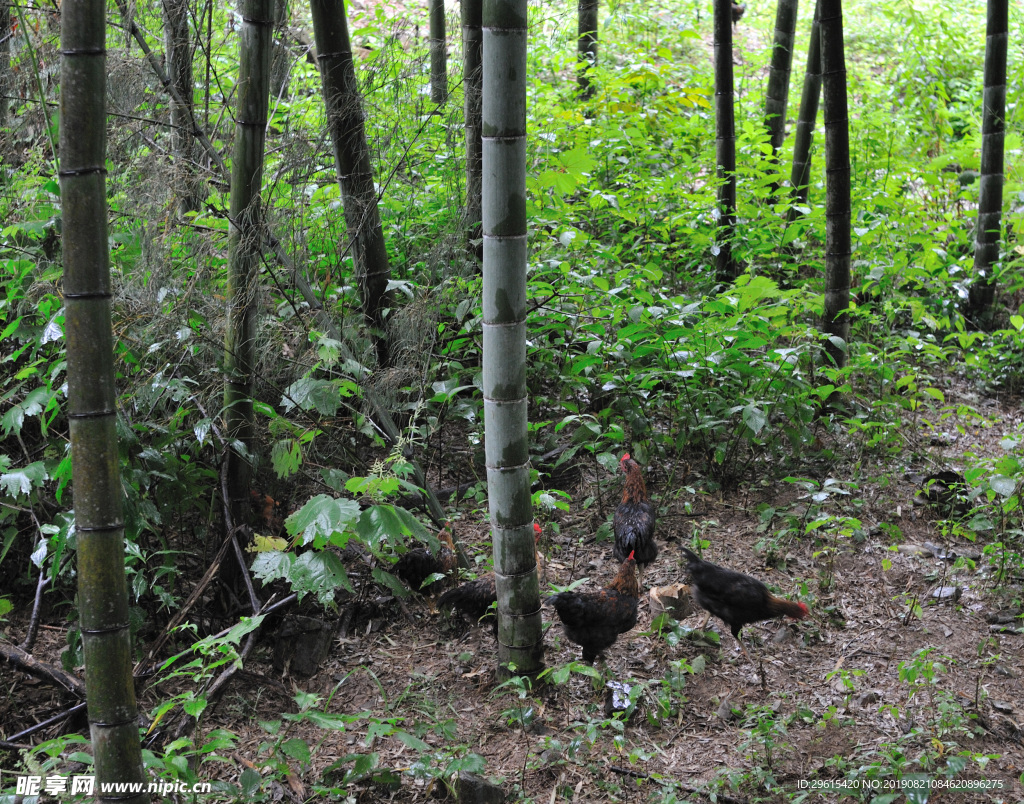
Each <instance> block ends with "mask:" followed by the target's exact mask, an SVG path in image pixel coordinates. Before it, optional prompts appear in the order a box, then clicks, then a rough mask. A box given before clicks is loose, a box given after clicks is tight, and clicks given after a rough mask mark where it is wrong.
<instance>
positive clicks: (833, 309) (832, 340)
mask: <svg viewBox="0 0 1024 804" xmlns="http://www.w3.org/2000/svg"><path fill="white" fill-rule="evenodd" d="M820 10H821V59H822V73H823V84H824V92H823V95H824V99H823V100H824V102H823V106H824V112H825V309H824V312H823V315H822V322H821V327H822V330H823V331H824V332H827V333H828V334H829V336H830V337H829V340H828V341H827V343H826V346H825V348H826V351H827V352H828V355H829V357H830V358H831V360H832V362H834V363H835V365H837V366H840V367H841V366H844V365H845V364H846V353H847V346H848V344H849V342H850V319H849V316H848V311H849V307H850V261H851V251H852V241H851V238H850V121H849V118H848V116H847V102H846V56H845V52H844V48H843V6H842V0H820Z"/></svg>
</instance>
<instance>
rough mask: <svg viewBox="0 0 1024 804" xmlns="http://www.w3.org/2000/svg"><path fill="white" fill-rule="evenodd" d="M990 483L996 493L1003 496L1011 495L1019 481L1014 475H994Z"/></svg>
mask: <svg viewBox="0 0 1024 804" xmlns="http://www.w3.org/2000/svg"><path fill="white" fill-rule="evenodd" d="M988 484H989V485H990V486H991V487H992V490H993V491H994V492H996V494H1001V495H1002V496H1003V497H1009V496H1011V495H1012V494H1013V492H1014V489H1016V488H1017V482H1016V481H1015V480H1014V479H1013V478H1012V477H1005V476H1003V475H993V477H992V478H991V479H990V480H989V481H988Z"/></svg>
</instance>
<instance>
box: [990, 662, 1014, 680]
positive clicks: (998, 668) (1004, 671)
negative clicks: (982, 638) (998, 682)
mask: <svg viewBox="0 0 1024 804" xmlns="http://www.w3.org/2000/svg"><path fill="white" fill-rule="evenodd" d="M992 669H993V670H994V671H995V672H997V673H999V675H1001V676H1006V677H1007V678H1016V677H1017V674H1016V673H1014V672H1013V671H1012V670H1011V669H1010V668H1009V667H1006V666H1004V665H1001V664H997V665H995V666H993V668H992Z"/></svg>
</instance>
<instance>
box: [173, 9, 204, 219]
mask: <svg viewBox="0 0 1024 804" xmlns="http://www.w3.org/2000/svg"><path fill="white" fill-rule="evenodd" d="M188 6H189V0H164V3H163V12H164V48H165V50H166V64H167V72H168V75H169V78H170V80H171V85H172V86H173V87H174V92H173V93H171V97H170V103H169V106H170V110H171V151H172V152H173V153H174V159H175V166H176V167H177V176H176V179H177V181H176V182H175V184H176V186H175V188H174V191H175V193H176V195H177V196H178V209H179V211H180V212H181V214H183V215H184V214H186V213H189V212H195V211H196V210H198V209H200V208H201V207H202V205H203V201H205V200H206V193H205V183H204V182H203V181H201V180H200V179H199V178H198V177H197V170H196V153H197V148H196V135H195V124H194V122H193V112H192V105H193V100H192V98H193V94H194V88H193V80H192V36H191V30H190V28H189V7H188Z"/></svg>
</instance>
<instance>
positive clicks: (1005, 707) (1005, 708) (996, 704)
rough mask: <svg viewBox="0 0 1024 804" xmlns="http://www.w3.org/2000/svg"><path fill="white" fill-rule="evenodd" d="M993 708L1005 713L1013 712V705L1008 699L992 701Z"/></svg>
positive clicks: (1010, 713)
mask: <svg viewBox="0 0 1024 804" xmlns="http://www.w3.org/2000/svg"><path fill="white" fill-rule="evenodd" d="M992 708H993V709H995V710H996V711H997V712H1002V713H1003V714H1004V715H1012V714H1013V707H1012V706H1011V705H1010V704H1008V703H1007V702H1006V701H992Z"/></svg>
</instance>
